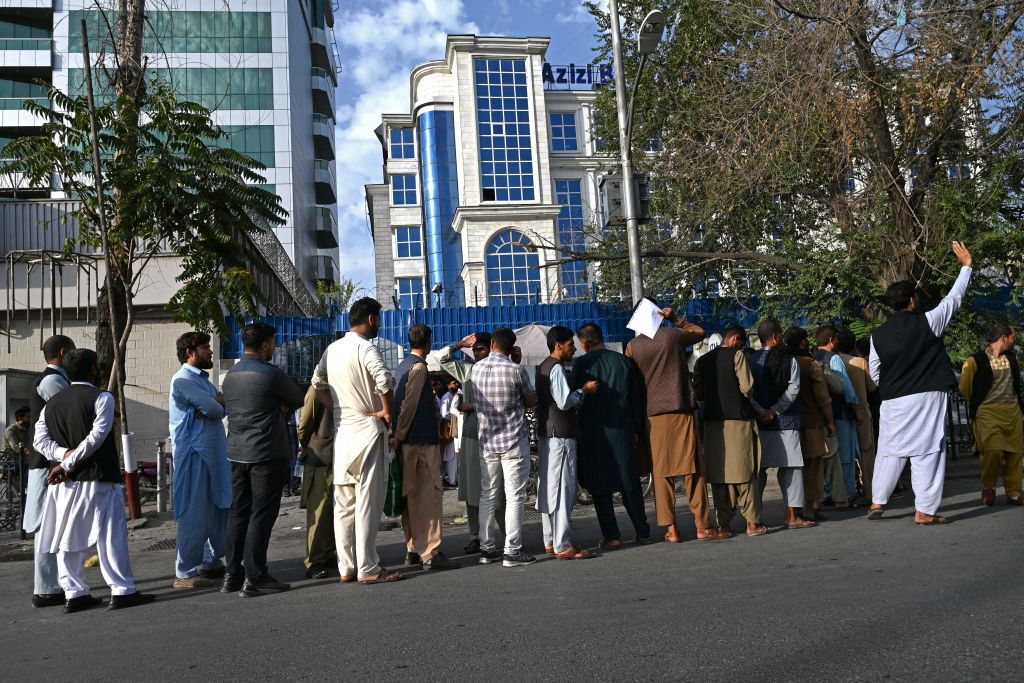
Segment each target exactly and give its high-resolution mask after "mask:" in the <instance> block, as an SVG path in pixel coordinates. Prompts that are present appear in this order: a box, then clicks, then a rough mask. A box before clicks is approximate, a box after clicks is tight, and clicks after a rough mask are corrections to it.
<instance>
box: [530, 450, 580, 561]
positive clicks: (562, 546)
mask: <svg viewBox="0 0 1024 683" xmlns="http://www.w3.org/2000/svg"><path fill="white" fill-rule="evenodd" d="M539 450H540V453H539V455H540V461H539V462H538V467H537V510H538V511H539V512H540V521H541V525H542V527H543V529H544V545H545V546H551V547H552V548H554V549H555V552H556V553H561V552H564V551H566V550H568V549H569V548H571V547H572V507H573V504H574V503H575V502H576V439H561V438H558V437H550V438H544V439H541V440H540V444H539Z"/></svg>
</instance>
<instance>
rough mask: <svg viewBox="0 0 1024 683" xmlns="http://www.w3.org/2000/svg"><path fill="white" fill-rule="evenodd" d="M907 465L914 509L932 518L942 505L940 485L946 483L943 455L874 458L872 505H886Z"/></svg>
mask: <svg viewBox="0 0 1024 683" xmlns="http://www.w3.org/2000/svg"><path fill="white" fill-rule="evenodd" d="M908 460H909V461H910V483H911V486H913V488H914V507H915V508H916V509H917V511H918V512H923V513H924V514H926V515H934V514H935V513H936V512H938V511H939V505H940V504H941V503H942V485H943V484H944V483H945V481H946V451H945V450H941V451H938V452H937V453H925V454H924V455H904V456H892V455H882V454H881V453H879V454H878V456H877V457H876V458H875V473H874V476H873V477H872V478H871V502H872V503H874V504H876V505H885V504H886V503H888V502H889V496H890V495H892V492H893V489H895V488H896V484H897V482H898V481H899V479H900V473H901V472H902V471H903V467H904V465H906V464H907V461H908Z"/></svg>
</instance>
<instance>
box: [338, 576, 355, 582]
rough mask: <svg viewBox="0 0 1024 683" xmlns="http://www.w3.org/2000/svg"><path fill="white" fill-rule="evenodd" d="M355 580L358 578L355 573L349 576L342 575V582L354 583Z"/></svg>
mask: <svg viewBox="0 0 1024 683" xmlns="http://www.w3.org/2000/svg"><path fill="white" fill-rule="evenodd" d="M355 580H356V575H355V574H349V575H348V576H343V577H341V582H342V583H352V582H353V581H355Z"/></svg>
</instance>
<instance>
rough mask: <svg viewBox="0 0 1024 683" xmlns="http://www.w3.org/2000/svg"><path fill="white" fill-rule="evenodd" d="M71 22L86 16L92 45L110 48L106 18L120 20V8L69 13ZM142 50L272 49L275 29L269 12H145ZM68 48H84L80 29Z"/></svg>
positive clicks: (216, 50) (113, 20)
mask: <svg viewBox="0 0 1024 683" xmlns="http://www.w3.org/2000/svg"><path fill="white" fill-rule="evenodd" d="M69 16H70V21H69V24H68V25H69V26H78V25H79V24H80V22H81V20H82V19H83V18H85V20H86V25H87V30H88V31H89V39H90V40H89V42H90V46H91V47H92V48H93V50H95V51H96V52H99V51H100V49H101V48H102V47H106V48H108V49H109V47H110V34H109V30H108V29H107V21H109V22H110V23H111V24H113V23H114V22H116V21H117V12H116V11H112V10H107V11H106V19H104V18H103V17H101V15H100V13H99V12H98V11H96V10H75V11H73V12H70V13H69ZM144 30H145V35H144V36H143V50H144V51H146V52H155V53H163V52H165V51H166V52H206V53H210V52H263V53H266V52H270V51H271V42H272V41H271V38H272V30H271V26H270V12H245V11H227V10H221V11H206V12H178V11H151V12H146V27H145V29H144ZM68 49H69V51H71V52H76V53H77V52H81V51H82V36H81V33H80V32H79V31H77V30H75V31H71V32H70V34H69V35H68Z"/></svg>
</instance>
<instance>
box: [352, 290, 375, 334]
mask: <svg viewBox="0 0 1024 683" xmlns="http://www.w3.org/2000/svg"><path fill="white" fill-rule="evenodd" d="M380 309H381V305H380V302H379V301H377V300H376V299H374V298H372V297H368V296H364V297H363V298H362V299H359V300H358V301H356V302H355V303H354V304H352V308H350V309H349V311H348V324H349V326H350V327H353V326H355V325H365V324H366V321H367V320H369V319H370V316H371V315H380Z"/></svg>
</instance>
